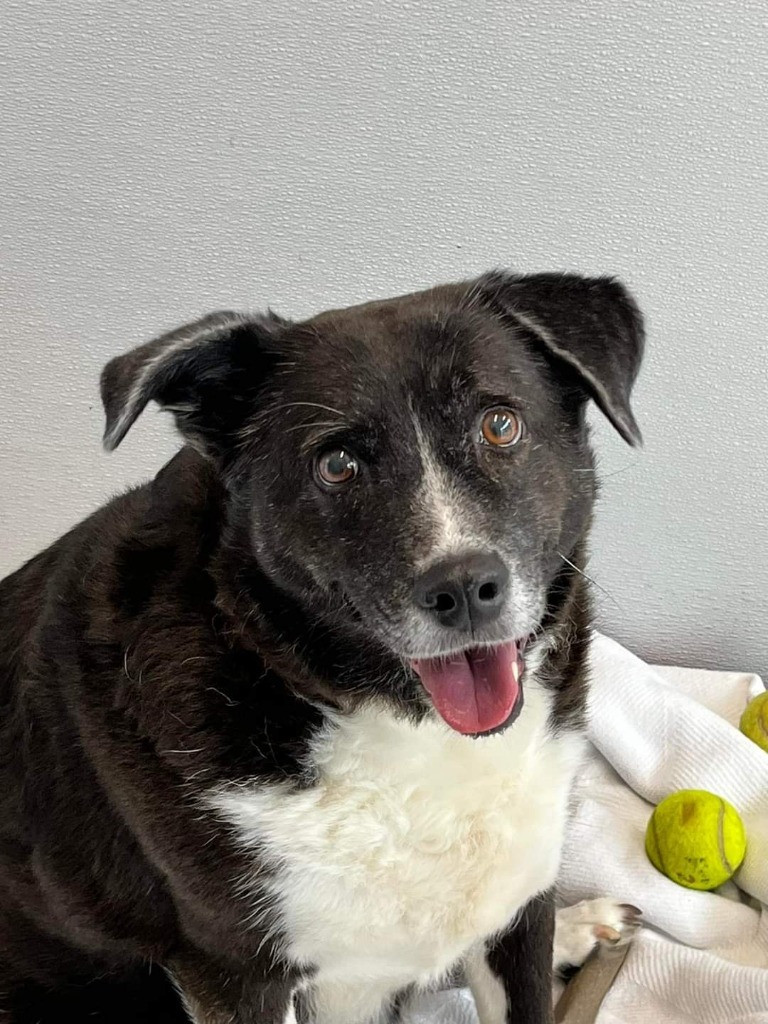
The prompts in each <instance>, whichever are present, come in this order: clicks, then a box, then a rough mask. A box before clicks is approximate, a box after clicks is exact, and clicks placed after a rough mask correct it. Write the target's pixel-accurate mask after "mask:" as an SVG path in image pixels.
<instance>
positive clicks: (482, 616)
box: [413, 554, 509, 630]
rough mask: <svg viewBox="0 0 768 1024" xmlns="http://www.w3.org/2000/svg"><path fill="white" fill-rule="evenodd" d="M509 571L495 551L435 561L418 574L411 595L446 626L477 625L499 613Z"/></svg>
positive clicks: (468, 626)
mask: <svg viewBox="0 0 768 1024" xmlns="http://www.w3.org/2000/svg"><path fill="white" fill-rule="evenodd" d="M508 585H509V572H508V571H507V569H506V566H505V565H504V563H503V562H502V561H501V559H500V558H499V557H498V556H497V555H486V554H471V555H464V556H462V557H461V558H453V559H446V560H445V561H443V562H438V563H437V565H433V566H432V568H431V569H429V570H428V571H427V572H425V573H424V575H423V576H421V577H419V579H418V580H417V582H416V586H415V588H414V592H413V593H414V598H415V600H416V604H417V605H418V606H419V608H423V609H425V610H426V611H428V612H431V613H432V615H433V616H434V617H435V618H436V619H437V621H438V622H439V623H440V625H441V626H445V627H446V629H465V630H469V629H477V628H479V627H480V626H487V625H488V624H489V623H491V622H493V621H494V619H497V618H498V617H499V612H500V611H501V608H502V606H503V604H504V601H505V599H506V596H507V587H508Z"/></svg>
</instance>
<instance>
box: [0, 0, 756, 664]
mask: <svg viewBox="0 0 768 1024" xmlns="http://www.w3.org/2000/svg"><path fill="white" fill-rule="evenodd" d="M767 12H768V8H766V5H765V0H705V2H693V0H684V2H675V3H669V2H664V0H622V2H621V3H616V2H615V0H592V2H579V0H538V2H536V3H532V4H525V5H522V4H516V3H514V2H512V0H470V2H466V0H421V2H415V0H410V2H405V0H319V2H312V3H310V2H307V0H275V2H273V3H266V2H264V0H258V2H255V0H217V2H216V3H210V4H202V3H199V2H195V0H164V2H163V3H162V4H148V3H146V2H144V0H121V2H120V3H111V2H104V0H59V2H58V3H56V4H52V3H50V2H45V0H5V4H4V8H3V16H2V22H3V25H2V30H1V33H0V47H1V48H2V50H3V51H4V53H3V55H2V61H1V62H0V74H1V75H2V82H1V84H0V88H1V89H2V94H3V100H2V105H1V106H0V119H1V120H2V131H1V137H0V164H1V165H2V176H3V181H2V187H1V188H0V245H1V246H2V255H1V262H0V275H1V281H2V283H1V285H0V286H1V287H2V295H1V301H2V316H1V317H0V332H1V333H0V346H2V348H1V352H2V360H1V361H0V401H1V403H2V409H1V411H2V431H0V522H1V523H2V541H3V543H2V549H1V550H0V572H5V571H9V570H11V569H13V568H15V567H16V566H17V565H18V564H20V563H21V561H22V560H23V559H25V558H27V557H28V556H30V555H32V554H34V553H35V552H36V551H37V550H38V549H39V548H40V547H42V546H43V545H45V544H47V543H48V542H49V541H51V540H52V539H53V538H54V537H56V536H57V535H58V534H59V533H60V532H61V531H62V530H64V529H65V528H66V527H68V526H69V525H70V524H72V523H73V522H75V521H76V520H77V519H78V518H80V517H81V516H83V515H84V514H86V513H87V512H88V511H89V510H91V509H92V508H94V507H95V506H96V505H97V504H98V503H99V502H100V501H101V500H102V499H103V498H105V497H106V496H107V495H109V494H111V493H113V492H115V491H117V490H118V489H120V488H121V487H123V486H124V485H125V484H127V483H129V482H133V481H136V480H138V479H141V478H143V477H145V476H147V475H149V474H150V473H152V472H153V471H154V470H155V469H156V468H157V467H158V466H159V465H160V464H161V463H162V461H163V460H164V459H165V458H166V456H167V455H168V454H169V453H170V452H171V451H172V450H173V447H174V440H173V437H172V434H171V431H170V429H169V427H168V425H167V424H166V423H165V421H164V420H162V419H161V417H160V416H158V415H156V414H150V415H147V416H145V418H144V419H143V421H141V422H140V424H139V425H138V426H137V428H136V429H135V430H134V431H133V433H132V434H131V435H130V436H129V438H128V440H127V442H126V444H125V446H124V447H123V448H121V449H120V451H119V452H118V453H117V454H116V455H114V456H111V457H109V456H107V455H104V454H102V452H101V450H100V447H99V437H100V433H101V426H102V420H101V411H100V408H99V405H98V398H97V378H98V373H99V370H100V368H101V366H102V364H103V363H104V362H105V361H106V360H107V358H108V357H110V356H111V355H114V354H115V353H117V352H119V351H121V350H123V349H125V348H127V347H128V346H130V345H133V344H134V343H137V342H139V341H141V340H144V339H146V338H147V337H149V336H151V335H152V334H153V333H155V332H156V331H158V330H162V329H165V328H168V327H171V326H174V325H176V324H177V323H178V322H179V321H181V320H183V319H186V318H191V317H194V316H196V315H198V314H200V313H203V312H205V311H207V310H209V309H212V308H217V307H222V306H230V307H231V306H234V307H245V308H255V307H259V306H262V305H265V304H267V303H270V304H272V305H274V306H275V307H276V308H277V309H278V310H280V311H283V312H285V313H286V314H296V315H300V314H305V313H309V312H310V311H312V310H315V309H318V308H321V307H323V306H326V305H329V304H340V303H349V302H354V301H357V300H362V299H365V298H369V297H372V296H376V295H385V294H389V293H396V292H399V291H401V290H410V289H412V288H415V287H418V286H421V285H426V284H429V283H432V282H437V281H441V280H448V279H451V278H454V277H457V276H459V277H461V276H465V275H468V274H472V273H475V272H477V271H480V270H483V269H486V268H489V267H491V266H494V265H496V264H505V265H511V266H514V267H516V268H519V269H523V270H539V269H574V270H580V271H585V272H615V273H618V274H620V275H621V276H622V277H624V278H625V279H626V280H627V281H628V282H629V284H630V285H631V286H632V287H633V288H634V290H635V291H636V293H637V295H638V297H639V299H640V301H641V304H642V305H643V307H644V309H645V311H646V313H647V317H648V324H649V334H650V352H649V358H648V361H647V364H646V367H645V371H644V375H643V378H642V382H641V385H640V387H639V389H638V392H637V413H638V416H639V418H640V420H641V423H642V425H643V429H644V432H645V436H646V448H645V450H644V451H643V452H642V453H641V454H639V455H637V454H634V453H632V452H630V451H629V450H628V449H625V448H624V447H623V446H622V444H621V442H620V441H619V440H618V438H614V437H613V436H612V435H611V434H610V433H609V431H608V429H607V428H604V427H602V426H600V427H599V428H598V440H599V442H600V443H601V445H602V450H603V465H604V470H605V474H606V481H605V487H604V495H603V503H602V505H601V509H600V515H599V520H598V526H597V531H596V536H595V542H594V547H595V552H596V554H595V559H594V562H593V566H592V571H593V573H594V575H595V577H596V578H597V580H598V582H599V583H600V585H601V586H602V587H603V588H604V590H605V591H606V592H607V594H606V595H602V596H601V601H600V605H601V614H602V621H603V625H604V626H605V628H606V629H608V630H609V631H610V632H612V633H613V634H614V635H615V636H617V637H618V638H619V639H621V640H623V641H625V642H628V643H630V644H631V645H632V646H633V647H634V648H635V649H636V650H638V651H639V652H641V653H643V654H646V655H649V656H651V657H656V658H662V659H667V660H676V661H685V662H689V663H697V664H698V663H703V664H711V665H717V666H722V667H726V668H730V667H736V666H744V667H748V668H753V669H756V670H758V671H762V672H763V673H766V674H768V640H767V639H766V633H767V632H768V518H767V516H766V504H768V494H767V490H768V488H767V487H766V483H767V481H766V474H767V472H768V469H767V467H768V458H767V456H768V400H767V399H766V394H767V391H768V357H767V356H766V341H765V336H766V320H767V319H768V292H767V289H766V212H767V208H766V203H767V201H768V179H767V177H766V161H767V160H768V137H767V134H766V125H767V124H768V81H767V80H766V79H767V78H768V76H767V74H766V69H767V68H768V46H767V45H766V38H767V35H766V13H767ZM608 595H610V596H608Z"/></svg>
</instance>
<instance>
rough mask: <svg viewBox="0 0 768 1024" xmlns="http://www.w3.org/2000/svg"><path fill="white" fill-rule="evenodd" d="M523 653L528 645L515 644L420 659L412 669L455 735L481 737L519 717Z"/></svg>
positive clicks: (519, 642) (470, 649)
mask: <svg viewBox="0 0 768 1024" xmlns="http://www.w3.org/2000/svg"><path fill="white" fill-rule="evenodd" d="M524 649H525V640H512V641H509V642H508V643H504V644H498V645H497V646H495V647H470V648H468V649H466V650H464V651H459V652H458V653H456V654H450V655H447V656H445V657H442V658H416V659H414V660H412V661H411V667H412V668H413V670H414V672H416V674H417V675H418V676H419V678H420V679H421V682H422V684H423V686H424V689H425V690H426V691H427V693H428V694H429V696H430V697H431V699H432V703H433V704H434V706H435V709H436V711H437V712H438V714H439V715H440V717H441V718H442V719H443V720H444V721H445V722H446V723H447V724H448V725H449V726H450V727H451V728H452V729H455V730H456V732H460V733H463V734H464V735H468V736H478V735H482V734H484V733H491V732H495V731H497V730H498V729H502V728H504V727H505V726H507V725H510V724H511V723H512V722H513V721H514V720H515V718H517V716H518V715H519V714H520V711H521V710H522V706H523V690H522V685H521V680H522V675H523V670H524V668H525V663H524V661H523V651H524Z"/></svg>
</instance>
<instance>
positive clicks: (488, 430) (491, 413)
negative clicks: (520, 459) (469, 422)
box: [480, 405, 523, 448]
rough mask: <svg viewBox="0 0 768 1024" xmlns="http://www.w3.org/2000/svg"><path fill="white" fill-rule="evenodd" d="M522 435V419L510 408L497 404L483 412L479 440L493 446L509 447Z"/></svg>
mask: <svg viewBox="0 0 768 1024" xmlns="http://www.w3.org/2000/svg"><path fill="white" fill-rule="evenodd" d="M522 436H523V421H522V420H521V419H520V417H519V416H518V415H517V413H515V412H513V411H512V410H511V409H507V408H506V406H503V405H498V406H496V407H495V408H493V409H489V410H488V411H487V412H486V413H483V418H482V420H481V421H480V442H481V443H482V444H490V445H493V447H494V448H509V447H511V446H512V445H513V444H517V442H518V441H519V440H520V438H521V437H522Z"/></svg>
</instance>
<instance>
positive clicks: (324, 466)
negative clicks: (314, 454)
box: [315, 448, 360, 487]
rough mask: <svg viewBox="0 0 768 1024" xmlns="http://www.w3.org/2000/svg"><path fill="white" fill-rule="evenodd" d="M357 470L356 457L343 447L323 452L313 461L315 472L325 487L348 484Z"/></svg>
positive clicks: (358, 468) (358, 466) (358, 467)
mask: <svg viewBox="0 0 768 1024" xmlns="http://www.w3.org/2000/svg"><path fill="white" fill-rule="evenodd" d="M359 471H360V465H359V463H358V461H357V459H356V458H355V457H354V456H353V455H350V454H349V452H347V451H344V449H343V448H336V449H334V450H332V451H329V452H323V454H322V455H320V456H319V457H318V459H317V461H316V462H315V474H316V476H317V478H318V479H319V480H320V482H321V483H323V484H325V486H326V487H341V486H342V485H343V484H349V483H351V482H352V481H353V480H354V479H355V477H356V476H357V474H358V473H359Z"/></svg>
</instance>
